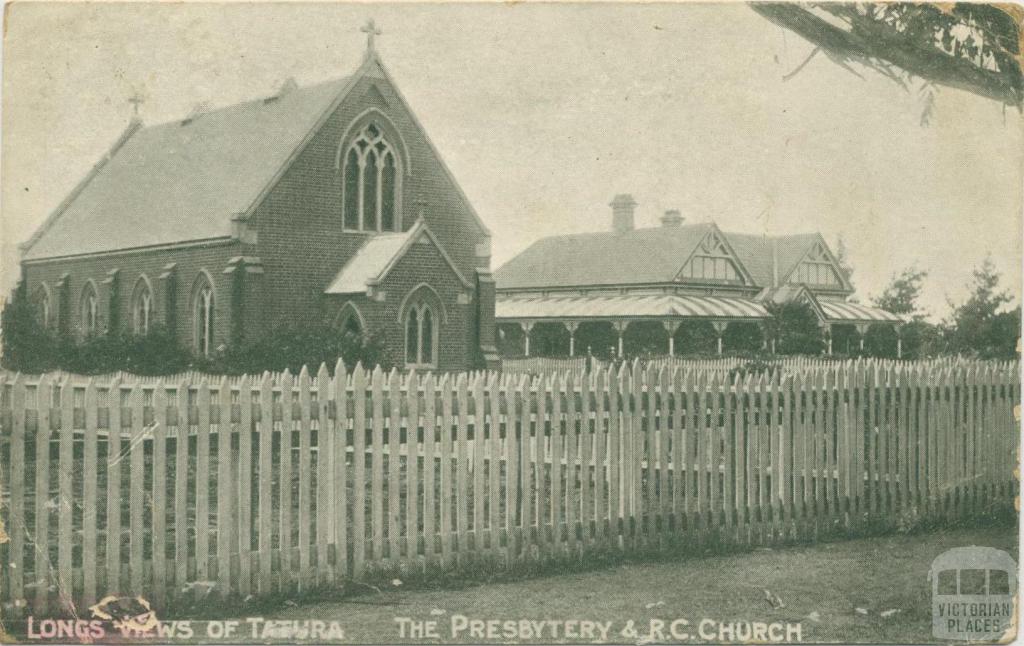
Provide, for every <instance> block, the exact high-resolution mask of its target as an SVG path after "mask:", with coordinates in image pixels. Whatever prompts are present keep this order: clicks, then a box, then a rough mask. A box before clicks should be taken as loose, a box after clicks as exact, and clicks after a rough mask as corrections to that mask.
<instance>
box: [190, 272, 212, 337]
mask: <svg viewBox="0 0 1024 646" xmlns="http://www.w3.org/2000/svg"><path fill="white" fill-rule="evenodd" d="M194 294H195V295H194V296H193V298H192V321H193V330H194V333H193V338H194V343H195V349H196V352H197V353H198V354H200V355H202V356H204V357H206V356H209V355H210V351H211V350H212V348H213V347H214V345H213V342H214V321H215V318H216V301H215V299H214V294H213V285H212V284H211V283H210V279H209V278H207V277H206V275H205V274H203V275H201V277H200V279H199V283H198V285H197V286H196V289H195V292H194Z"/></svg>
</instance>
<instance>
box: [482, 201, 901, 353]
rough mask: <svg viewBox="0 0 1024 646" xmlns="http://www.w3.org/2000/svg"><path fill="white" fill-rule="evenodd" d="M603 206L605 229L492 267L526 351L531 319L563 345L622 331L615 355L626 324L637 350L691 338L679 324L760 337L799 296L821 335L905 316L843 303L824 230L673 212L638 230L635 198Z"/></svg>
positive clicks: (843, 282) (847, 288)
mask: <svg viewBox="0 0 1024 646" xmlns="http://www.w3.org/2000/svg"><path fill="white" fill-rule="evenodd" d="M610 206H611V207H612V226H611V230H609V231H605V232H599V233H583V234H578V235H568V236H557V237H551V238H545V239H542V240H538V241H537V242H535V243H534V244H533V245H531V246H530V247H529V248H527V249H526V250H525V251H523V252H522V253H521V254H519V255H518V256H516V257H514V258H512V259H511V260H509V261H508V262H507V263H506V264H505V265H504V266H502V267H501V268H500V269H499V270H498V271H497V272H496V273H495V277H496V279H497V290H498V303H497V307H496V313H497V318H498V322H499V324H501V326H502V334H503V337H505V338H507V337H509V336H512V337H519V338H521V339H522V341H523V342H522V343H521V344H520V348H522V349H523V350H525V351H526V353H529V348H530V346H529V342H528V341H529V338H530V335H531V330H533V329H534V327H535V326H548V327H550V326H555V327H557V328H561V327H564V328H565V329H566V330H567V331H568V336H569V340H570V342H569V343H568V347H569V349H570V350H569V351H570V353H572V352H573V351H574V349H575V348H576V347H577V344H576V336H577V335H580V336H581V337H585V338H586V339H587V341H588V343H586V344H583V345H585V346H586V347H591V345H592V344H591V343H590V342H593V344H597V345H602V344H605V345H604V347H605V348H607V347H608V345H607V344H608V343H609V339H610V344H611V345H613V346H614V345H615V343H616V337H617V345H618V348H617V352H618V353H619V354H620V355H621V354H622V352H623V348H624V341H625V340H628V338H629V336H630V334H631V332H634V334H633V336H634V337H643V338H637V339H636V341H637V342H636V343H634V346H633V348H634V351H638V352H649V351H655V348H652V346H651V345H650V344H649V343H648V340H649V339H650V338H651V337H652V336H659V335H661V336H666V337H667V349H668V352H669V353H672V352H674V351H675V347H676V345H675V341H676V339H677V337H678V338H680V339H683V338H687V337H686V335H685V334H683V333H681V332H680V330H685V329H686V328H694V327H697V328H703V329H704V330H705V332H702V333H701V334H703V336H704V337H705V338H706V337H708V336H711V337H712V338H714V337H717V347H718V351H719V352H721V351H722V349H723V340H724V339H725V338H726V336H727V331H728V330H729V329H737V328H740V327H743V328H746V330H745V331H744V332H743V333H742V334H739V336H744V337H746V338H751V337H753V336H758V335H759V336H760V337H761V338H762V339H764V342H765V344H766V346H767V345H768V344H769V340H768V339H767V336H766V335H765V334H764V329H763V328H764V322H765V321H767V320H768V319H769V318H771V316H772V315H771V308H772V306H774V305H779V304H784V303H789V302H794V301H795V302H804V303H807V304H808V305H810V306H811V309H812V310H813V311H814V313H815V314H816V315H817V316H818V318H819V320H820V322H821V325H822V327H824V328H825V331H826V336H827V335H828V332H829V330H830V329H831V326H832V325H846V326H855V327H857V329H858V330H859V331H863V330H866V328H867V326H870V325H873V324H878V323H884V324H887V325H899V323H901V321H900V319H899V318H898V317H896V316H894V315H892V314H889V313H888V312H883V311H881V310H877V309H874V308H870V307H866V306H863V305H859V304H855V303H850V302H847V301H848V299H849V297H850V296H852V294H853V288H852V286H851V285H850V282H849V280H848V279H847V278H846V276H844V275H843V271H842V269H841V267H840V266H839V263H838V262H837V261H836V258H835V256H834V255H833V254H832V252H831V251H830V250H829V249H828V245H827V244H826V243H825V241H824V239H823V238H822V237H821V235H820V234H817V233H811V234H797V235H782V236H765V235H752V234H747V233H735V232H725V231H722V230H721V229H719V228H718V226H717V225H716V224H715V223H713V222H702V223H697V224H686V223H685V222H684V220H683V218H682V216H681V214H680V213H679V211H668V212H667V213H666V214H665V215H664V216H663V217H662V218H661V223H662V225H661V226H659V227H647V228H635V227H634V226H633V223H634V213H633V210H634V208H635V207H636V202H635V200H633V198H632V197H631V196H629V195H617V196H615V198H614V199H613V200H612V202H611V204H610ZM598 327H602V328H603V329H604V332H605V333H604V334H599V333H598V332H597V331H596V329H597V328H598ZM757 328H760V332H758V330H757ZM662 330H663V331H662ZM751 330H752V331H753V332H751ZM550 336H551V335H548V337H549V338H550ZM556 336H557V334H556ZM698 336H700V335H699V334H698ZM645 344H646V345H645ZM506 345H507V344H506ZM829 347H831V346H829ZM747 349H749V348H747ZM660 351H664V350H663V349H662V350H660Z"/></svg>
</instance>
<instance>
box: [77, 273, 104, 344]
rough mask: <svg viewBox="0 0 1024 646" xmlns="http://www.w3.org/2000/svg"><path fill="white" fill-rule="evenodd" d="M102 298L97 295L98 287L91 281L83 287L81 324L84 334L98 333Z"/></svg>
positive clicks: (80, 311)
mask: <svg viewBox="0 0 1024 646" xmlns="http://www.w3.org/2000/svg"><path fill="white" fill-rule="evenodd" d="M99 311H100V299H99V297H98V296H97V295H96V287H95V286H94V285H93V284H92V283H91V282H90V283H86V284H85V287H83V288H82V300H81V303H80V305H79V319H78V320H79V325H80V327H81V330H82V336H92V335H93V334H96V329H97V325H98V322H99Z"/></svg>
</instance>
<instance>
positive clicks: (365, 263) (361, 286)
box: [324, 219, 471, 294]
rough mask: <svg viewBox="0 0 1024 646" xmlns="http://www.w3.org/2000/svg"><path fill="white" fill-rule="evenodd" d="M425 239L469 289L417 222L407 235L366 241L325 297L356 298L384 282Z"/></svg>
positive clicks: (460, 274)
mask: <svg viewBox="0 0 1024 646" xmlns="http://www.w3.org/2000/svg"><path fill="white" fill-rule="evenodd" d="M424 238H425V239H426V240H427V241H429V242H430V243H431V244H433V245H434V247H436V248H437V250H438V252H440V254H441V256H442V257H443V258H444V259H445V262H447V263H448V266H449V267H451V268H452V271H453V272H455V275H456V276H457V277H458V279H459V281H460V282H461V283H462V284H463V285H465V286H467V287H469V286H471V283H470V282H469V281H468V280H467V279H466V277H465V276H463V275H462V272H460V271H459V269H458V267H456V266H455V263H454V262H453V261H452V259H451V257H449V256H448V254H447V253H446V252H445V250H444V248H443V247H442V246H441V245H440V244H439V243H438V241H437V238H435V237H434V234H433V233H432V232H431V231H430V229H429V228H428V227H427V223H426V222H425V221H424V220H422V219H420V220H417V221H416V224H414V225H413V226H412V227H410V228H409V230H408V231H403V232H402V233H380V234H377V235H375V236H371V237H369V238H367V239H366V242H364V243H363V245H362V246H361V247H359V249H357V250H356V253H355V254H354V255H353V256H352V258H350V259H349V261H348V262H347V263H345V266H344V267H342V268H341V270H340V271H339V272H338V274H337V275H336V276H335V277H334V279H333V280H332V281H331V282H330V284H328V286H327V289H325V290H324V293H325V294H358V293H360V292H365V291H366V290H367V288H369V287H372V286H373V285H375V284H376V283H378V282H380V281H382V280H384V277H385V276H387V274H388V272H389V271H391V268H392V267H394V266H395V264H396V263H397V262H398V261H399V259H401V257H402V256H404V255H405V252H406V251H408V250H409V247H411V246H412V245H413V244H414V243H416V242H417V241H418V240H420V239H424Z"/></svg>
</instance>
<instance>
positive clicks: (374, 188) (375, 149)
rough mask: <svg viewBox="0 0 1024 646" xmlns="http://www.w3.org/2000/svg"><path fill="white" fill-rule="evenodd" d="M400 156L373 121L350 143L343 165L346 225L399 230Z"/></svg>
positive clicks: (374, 229)
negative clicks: (397, 205) (397, 206)
mask: <svg viewBox="0 0 1024 646" xmlns="http://www.w3.org/2000/svg"><path fill="white" fill-rule="evenodd" d="M398 178H399V173H398V157H397V156H396V154H395V149H394V147H392V145H391V144H390V143H389V142H388V141H387V139H385V137H384V131H383V129H381V127H380V126H378V125H377V124H376V123H374V122H372V121H371V122H369V123H367V124H366V125H365V126H364V127H363V128H362V129H361V130H360V131H359V132H358V133H357V134H356V136H355V138H354V139H353V140H352V143H351V144H349V146H348V149H347V150H346V152H345V156H344V164H343V167H342V180H343V188H342V190H343V193H344V197H343V200H342V203H343V209H344V217H343V221H344V226H345V229H349V230H352V231H398V230H399V222H398V215H397V208H396V204H397V200H398Z"/></svg>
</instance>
